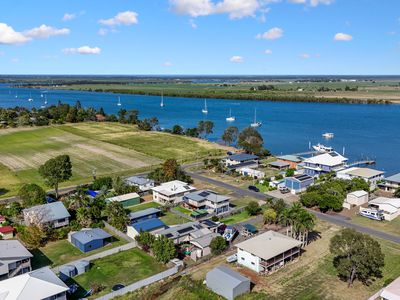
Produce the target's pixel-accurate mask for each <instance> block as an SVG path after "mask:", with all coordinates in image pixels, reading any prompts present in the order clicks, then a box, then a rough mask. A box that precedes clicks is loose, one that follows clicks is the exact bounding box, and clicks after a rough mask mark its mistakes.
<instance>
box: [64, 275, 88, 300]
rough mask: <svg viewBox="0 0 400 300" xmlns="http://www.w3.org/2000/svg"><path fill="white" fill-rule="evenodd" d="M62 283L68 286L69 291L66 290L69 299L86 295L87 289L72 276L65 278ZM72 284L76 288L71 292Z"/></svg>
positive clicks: (72, 299) (76, 299)
mask: <svg viewBox="0 0 400 300" xmlns="http://www.w3.org/2000/svg"><path fill="white" fill-rule="evenodd" d="M64 283H65V284H66V285H67V286H68V287H69V288H70V292H68V299H69V300H78V299H82V298H84V297H85V296H86V297H87V295H86V294H87V290H86V289H85V288H84V287H83V286H81V285H80V284H79V283H78V282H76V280H75V279H74V278H72V277H70V278H68V279H67V280H65V281H64ZM73 286H74V287H75V288H76V290H75V291H74V292H71V287H73Z"/></svg>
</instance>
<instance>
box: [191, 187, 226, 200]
mask: <svg viewBox="0 0 400 300" xmlns="http://www.w3.org/2000/svg"><path fill="white" fill-rule="evenodd" d="M185 198H188V199H190V200H192V201H196V202H199V201H204V200H208V201H211V202H214V203H219V202H223V201H226V200H229V199H230V198H229V197H228V196H224V195H220V194H218V193H216V192H213V191H210V190H199V191H195V192H192V193H189V194H186V195H185Z"/></svg>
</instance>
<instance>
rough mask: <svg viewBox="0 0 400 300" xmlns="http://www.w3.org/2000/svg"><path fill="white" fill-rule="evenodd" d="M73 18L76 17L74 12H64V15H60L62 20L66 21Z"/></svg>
mask: <svg viewBox="0 0 400 300" xmlns="http://www.w3.org/2000/svg"><path fill="white" fill-rule="evenodd" d="M75 18H76V14H69V13H65V14H64V16H63V17H62V20H63V21H64V22H66V21H71V20H73V19H75Z"/></svg>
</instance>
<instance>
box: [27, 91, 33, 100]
mask: <svg viewBox="0 0 400 300" xmlns="http://www.w3.org/2000/svg"><path fill="white" fill-rule="evenodd" d="M28 101H29V102H32V101H33V98H32V93H29V98H28Z"/></svg>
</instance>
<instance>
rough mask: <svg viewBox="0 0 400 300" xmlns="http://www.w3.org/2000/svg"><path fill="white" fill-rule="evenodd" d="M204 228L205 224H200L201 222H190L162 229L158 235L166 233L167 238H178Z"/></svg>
mask: <svg viewBox="0 0 400 300" xmlns="http://www.w3.org/2000/svg"><path fill="white" fill-rule="evenodd" d="M202 228H203V226H202V225H200V223H199V222H188V223H183V224H179V225H175V226H171V227H169V228H167V229H164V230H161V231H159V232H157V235H165V236H166V237H167V238H172V239H177V238H179V237H181V236H184V235H189V234H190V233H193V232H195V231H198V230H199V229H202Z"/></svg>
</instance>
